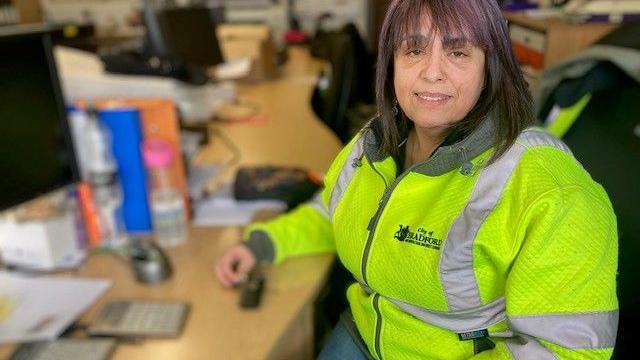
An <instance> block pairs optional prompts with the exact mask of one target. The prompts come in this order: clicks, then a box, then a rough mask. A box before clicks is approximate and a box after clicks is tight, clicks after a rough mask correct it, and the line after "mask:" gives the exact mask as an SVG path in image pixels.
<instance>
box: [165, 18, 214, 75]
mask: <svg viewBox="0 0 640 360" xmlns="http://www.w3.org/2000/svg"><path fill="white" fill-rule="evenodd" d="M157 16H158V23H159V24H160V28H161V30H162V35H163V39H164V45H165V46H166V51H167V54H168V55H169V56H172V57H174V58H176V59H179V60H181V61H184V62H186V63H188V64H193V65H200V66H214V65H218V64H220V63H222V62H223V58H222V52H221V50H220V45H219V43H218V37H217V36H216V25H217V24H218V23H221V22H223V21H224V8H222V7H216V8H210V7H205V6H198V7H195V6H191V7H176V8H169V9H164V10H161V11H159V12H158V15H157Z"/></svg>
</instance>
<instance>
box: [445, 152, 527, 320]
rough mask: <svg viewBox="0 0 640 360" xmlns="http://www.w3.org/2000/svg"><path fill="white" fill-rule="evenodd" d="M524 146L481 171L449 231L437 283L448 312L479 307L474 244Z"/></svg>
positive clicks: (506, 154)
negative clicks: (441, 289)
mask: <svg viewBox="0 0 640 360" xmlns="http://www.w3.org/2000/svg"><path fill="white" fill-rule="evenodd" d="M524 151H525V148H524V147H523V146H517V145H516V146H512V147H511V149H509V150H508V151H507V152H506V153H505V154H504V155H503V156H502V157H501V158H500V159H498V160H497V161H496V162H494V163H492V164H490V165H489V166H487V167H486V168H484V169H483V170H482V173H481V174H480V176H479V178H478V180H477V182H476V185H475V187H474V189H473V192H472V194H471V198H470V199H469V202H468V203H467V205H466V206H465V208H464V210H463V211H462V213H461V214H460V216H459V217H458V218H457V219H456V221H455V222H454V223H453V225H452V226H451V229H449V233H448V234H447V238H446V240H445V244H444V250H443V251H442V254H441V255H440V266H439V267H440V269H439V271H440V280H441V281H442V287H443V288H444V292H445V296H446V298H447V304H448V305H449V310H451V311H459V310H464V309H469V308H478V307H480V306H481V305H482V302H481V299H480V290H479V289H478V283H477V281H476V278H475V273H474V269H473V243H474V241H475V239H476V235H477V233H478V230H479V229H480V227H481V226H482V224H483V223H484V221H485V219H486V218H487V216H489V214H490V213H491V211H493V209H494V207H495V206H496V204H497V203H498V201H499V200H500V198H501V196H502V191H503V190H504V188H505V186H506V184H507V181H508V180H509V178H510V177H511V174H512V173H513V170H514V169H515V167H516V165H517V164H518V161H520V157H521V156H522V154H523V153H524Z"/></svg>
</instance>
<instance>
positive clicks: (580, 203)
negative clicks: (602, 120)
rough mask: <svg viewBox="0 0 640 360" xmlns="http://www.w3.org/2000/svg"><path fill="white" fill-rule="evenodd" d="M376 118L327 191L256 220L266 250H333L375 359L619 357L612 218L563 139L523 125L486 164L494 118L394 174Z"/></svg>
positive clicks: (267, 255)
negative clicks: (347, 276) (351, 280)
mask: <svg viewBox="0 0 640 360" xmlns="http://www.w3.org/2000/svg"><path fill="white" fill-rule="evenodd" d="M375 128H376V126H375V122H374V126H370V127H369V128H368V129H366V130H363V132H362V133H361V134H360V135H359V136H357V137H356V138H355V139H354V140H352V141H351V142H350V143H349V144H348V145H347V146H346V147H345V149H344V150H343V151H342V152H341V153H340V154H339V155H338V156H337V158H336V159H335V161H334V163H333V165H332V166H331V168H330V170H329V171H328V173H327V175H326V178H325V188H324V190H323V192H322V195H321V197H318V198H317V199H316V200H315V201H312V202H311V203H309V204H307V205H303V206H300V207H299V208H298V209H296V210H294V211H293V212H291V213H289V214H287V215H284V216H281V217H279V218H277V219H275V220H273V221H270V222H266V223H258V224H254V225H252V226H250V227H249V228H248V229H247V233H246V237H247V240H248V245H249V247H250V248H251V249H252V251H254V253H256V254H257V255H258V257H261V258H262V259H268V260H272V261H274V262H275V263H279V262H281V261H283V260H284V259H286V258H287V257H290V256H294V255H301V254H309V253H319V252H329V251H337V254H338V256H339V258H340V260H341V261H342V263H343V264H344V265H345V267H346V268H347V269H348V270H349V271H351V272H352V273H353V275H354V276H355V278H356V279H357V281H358V282H357V283H355V284H353V285H351V286H350V287H349V289H348V290H347V298H348V300H349V303H350V308H351V312H352V315H353V319H354V321H355V325H356V327H357V329H358V332H359V333H360V335H361V337H362V339H363V340H364V342H365V344H366V346H367V347H368V349H369V352H370V354H371V355H372V356H373V357H374V358H377V359H416V358H425V359H427V358H436V359H466V358H471V357H474V356H475V357H474V358H478V359H480V358H482V359H494V358H515V359H555V358H561V359H565V358H571V359H576V358H593V359H595V358H598V359H600V358H602V359H604V358H609V357H610V356H611V354H612V349H613V347H614V344H615V338H616V329H617V322H618V311H617V308H618V303H617V298H616V287H615V282H616V278H615V276H616V275H615V274H616V269H617V251H618V244H617V231H616V221H615V216H614V214H613V210H612V207H611V204H610V202H609V200H608V197H607V195H606V193H605V192H604V190H603V189H602V188H601V186H600V185H598V184H597V183H595V182H594V181H593V180H592V179H591V177H590V176H589V174H588V173H587V172H586V171H585V170H584V169H583V168H582V167H581V165H580V164H579V163H578V162H577V161H576V160H575V159H574V158H573V156H572V154H571V153H570V151H569V149H568V148H567V147H566V146H565V145H564V144H563V143H562V142H561V141H559V140H557V139H556V138H553V137H552V136H550V135H549V134H547V133H545V132H543V131H542V130H538V129H528V130H526V131H524V132H523V133H522V134H521V135H520V136H519V138H518V140H517V141H516V143H515V144H514V145H513V146H512V147H511V148H510V149H509V150H508V151H507V152H506V153H505V154H504V155H503V156H501V157H500V158H498V159H497V160H496V161H494V162H490V163H489V161H488V160H489V159H490V157H491V155H492V154H493V151H494V149H493V144H494V141H495V125H494V121H492V120H491V119H490V118H489V119H487V120H485V122H484V123H483V124H482V125H481V126H480V127H479V128H478V129H477V130H476V131H474V132H473V133H472V134H470V135H468V136H467V137H466V138H465V139H463V140H461V141H459V142H458V143H455V144H452V145H448V146H442V147H440V148H439V149H438V150H437V151H436V152H435V153H434V154H433V155H432V156H431V157H430V158H429V159H428V160H427V161H426V162H424V163H420V164H417V165H415V166H413V167H411V168H410V169H407V170H406V171H404V172H403V173H401V174H397V170H396V169H397V165H396V162H395V161H394V159H393V158H392V157H390V156H388V155H387V154H384V153H382V152H381V150H380V147H379V146H378V144H379V141H378V139H379V137H378V136H377V135H376V130H374V129H375ZM479 340H483V342H480V341H479ZM487 340H490V341H489V342H487ZM487 343H488V344H489V345H487ZM494 344H495V347H494ZM479 345H480V346H479ZM482 350H484V351H482Z"/></svg>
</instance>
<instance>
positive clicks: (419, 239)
mask: <svg viewBox="0 0 640 360" xmlns="http://www.w3.org/2000/svg"><path fill="white" fill-rule="evenodd" d="M399 226H400V229H398V231H396V233H395V234H394V235H393V238H394V239H396V240H398V241H400V242H406V243H411V244H416V245H420V246H424V247H426V248H430V249H434V250H440V247H441V246H442V239H436V238H435V237H434V236H433V231H427V230H425V229H424V228H421V227H420V228H418V230H416V231H415V232H412V231H411V229H410V228H409V225H399Z"/></svg>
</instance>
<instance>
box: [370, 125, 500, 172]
mask: <svg viewBox="0 0 640 360" xmlns="http://www.w3.org/2000/svg"><path fill="white" fill-rule="evenodd" d="M496 139H497V119H496V117H495V115H493V113H490V114H489V115H488V116H487V118H486V119H485V120H484V121H483V122H482V123H481V124H480V125H479V126H478V127H477V128H476V129H475V130H474V131H473V132H472V133H471V134H469V135H468V136H466V137H465V138H463V139H462V140H460V141H458V142H456V143H454V144H451V145H447V146H441V147H439V148H438V149H437V150H436V152H435V153H434V154H433V155H432V156H431V157H430V158H429V159H427V160H426V161H425V162H423V163H421V164H418V165H416V166H415V167H413V170H412V171H415V172H417V173H421V174H424V175H428V176H438V175H442V174H446V173H448V172H450V171H451V170H453V169H455V168H458V167H459V168H460V171H461V172H462V173H463V174H465V175H466V173H470V172H471V170H472V169H471V167H473V164H471V160H472V159H474V158H475V157H476V156H478V155H480V154H482V153H483V152H484V151H486V150H487V149H489V148H490V147H492V146H494V145H495V142H496ZM363 140H364V154H365V156H366V157H367V159H368V160H369V161H370V162H372V163H373V162H378V161H382V160H384V159H386V158H388V157H389V154H386V153H385V152H384V151H383V150H382V149H381V148H380V142H379V141H378V139H377V137H376V135H375V133H374V131H373V130H372V129H371V128H369V129H368V130H367V131H366V132H365V133H364V139H363Z"/></svg>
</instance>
